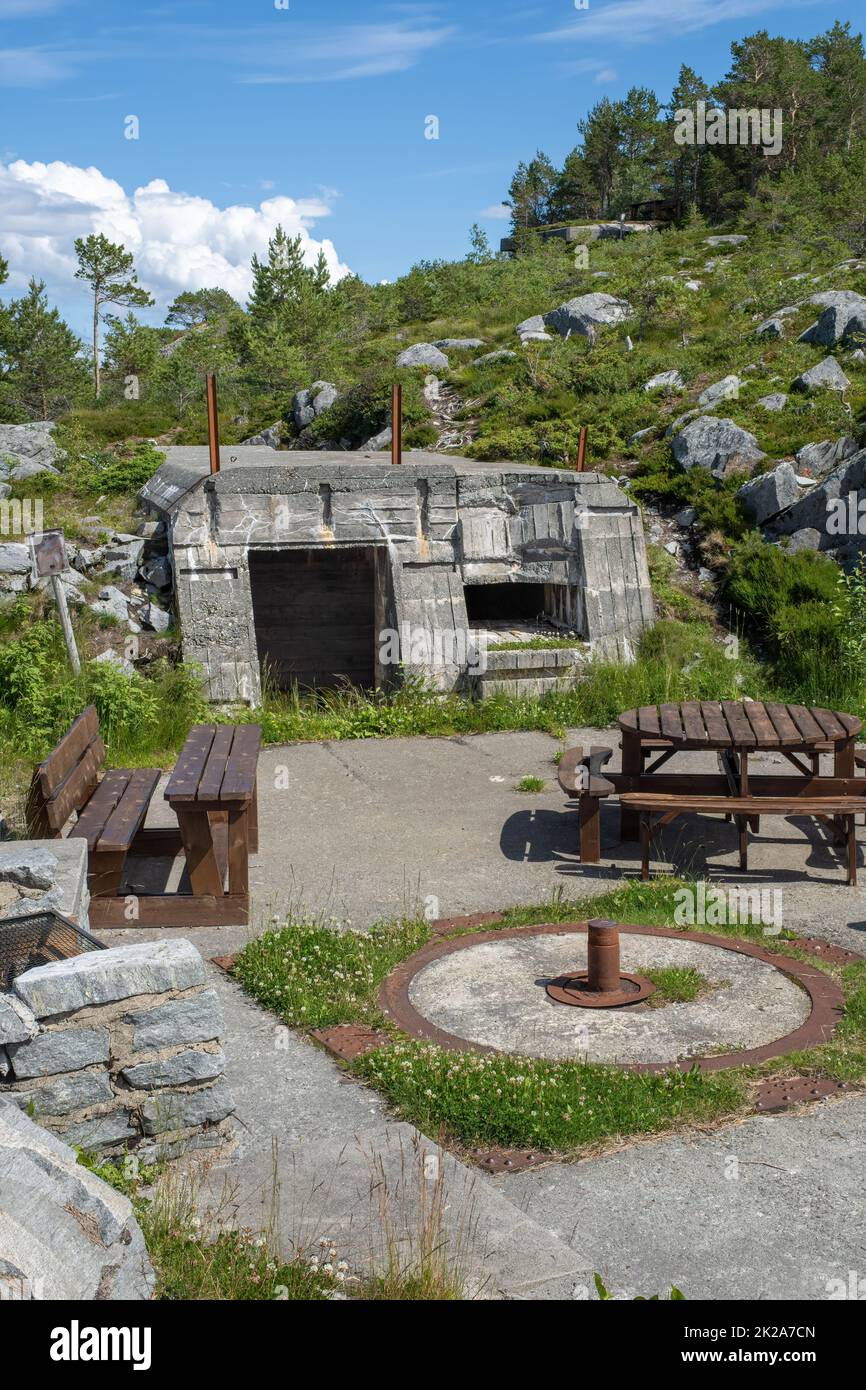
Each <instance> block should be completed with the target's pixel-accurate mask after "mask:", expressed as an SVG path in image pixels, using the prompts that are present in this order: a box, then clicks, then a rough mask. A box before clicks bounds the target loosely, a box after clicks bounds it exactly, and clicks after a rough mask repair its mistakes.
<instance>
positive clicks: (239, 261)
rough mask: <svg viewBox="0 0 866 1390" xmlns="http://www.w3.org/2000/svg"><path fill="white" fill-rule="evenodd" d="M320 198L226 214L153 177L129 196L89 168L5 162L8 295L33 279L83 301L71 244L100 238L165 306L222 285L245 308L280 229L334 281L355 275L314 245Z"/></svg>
mask: <svg viewBox="0 0 866 1390" xmlns="http://www.w3.org/2000/svg"><path fill="white" fill-rule="evenodd" d="M330 210H331V209H330V206H329V203H328V202H327V201H326V200H325V199H324V198H321V197H318V198H288V197H285V196H275V197H270V198H267V199H266V200H265V201H263V202H261V203H260V204H259V205H258V207H253V206H244V205H235V206H233V207H227V208H219V207H217V206H216V205H215V204H214V203H212V202H211V201H210V200H209V199H208V198H200V197H197V196H195V195H193V194H190V193H182V192H178V191H175V190H173V189H171V188H170V187H169V186H168V184H167V183H166V182H165V180H164V179H152V180H151V181H150V183H148V184H145V185H144V186H143V187H142V188H137V189H135V191H134V192H133V193H131V194H127V192H126V191H125V190H124V188H123V187H122V186H121V185H120V184H119V183H117V182H116V181H115V180H114V179H110V178H107V177H106V176H105V175H104V174H103V173H102V172H101V171H100V170H99V169H95V168H92V167H91V168H89V169H82V168H79V167H78V166H76V165H74V164H64V163H62V162H61V161H59V160H56V161H54V162H53V163H51V164H42V163H33V164H28V163H27V162H26V161H25V160H23V159H17V160H14V161H13V162H12V163H9V164H3V163H2V162H0V253H2V254H3V255H4V256H5V257H6V259H7V260H8V262H9V269H10V286H9V287H10V288H11V289H13V290H14V291H18V290H20V289H21V287H22V286H24V285H25V284H26V282H27V280H28V279H29V277H30V276H31V275H37V276H41V277H42V278H44V279H45V280H46V281H47V282H48V284H49V286H50V288H51V290H52V292H53V294H54V295H55V296H56V295H58V294H62V295H63V296H64V298H68V297H70V295H71V292H74V293H75V296H76V298H78V296H79V295H80V294H81V293H82V286H81V285H80V283H79V282H77V281H75V279H74V274H75V268H76V258H75V248H74V245H73V243H74V241H75V238H76V237H80V236H87V235H88V234H89V233H91V232H97V233H98V232H102V233H103V234H104V235H105V236H107V237H108V238H109V240H110V241H117V242H122V243H123V245H124V246H125V247H126V249H127V250H128V251H131V252H132V253H133V254H134V256H135V264H136V269H137V270H138V276H139V280H140V282H141V284H143V285H144V286H145V287H146V288H147V289H148V290H150V292H151V293H152V294H153V295H154V297H155V298H156V299H157V301H158V303H159V304H160V306H162V307H164V306H165V305H166V304H168V303H169V302H170V301H171V300H172V299H173V298H174V296H175V295H176V294H177V293H178V292H179V291H180V290H185V289H201V288H204V287H205V286H210V285H218V286H220V287H221V288H222V289H224V290H228V292H229V294H232V295H234V297H235V298H236V299H238V300H239V301H241V302H243V301H244V300H245V299H246V298H247V296H248V294H249V291H250V287H251V284H252V278H251V275H250V258H251V256H252V254H253V252H254V251H257V252H258V253H259V255H262V254H263V253H264V252H265V251H266V250H267V245H268V239H269V237H270V236H272V235H273V232H274V228H275V227H276V226H277V224H278V223H281V224H282V225H283V227H284V228H285V229H286V231H287V232H288V233H289V234H290V235H291V236H296V235H297V234H298V233H300V235H301V242H302V246H303V249H304V254H305V257H306V259H307V261H308V262H310V263H312V262H313V261H314V260H315V258H316V256H317V255H318V253H319V251H320V250H322V251H324V253H325V259H326V261H327V263H328V267H329V269H330V271H331V276H332V278H333V279H335V280H338V279H341V278H342V277H343V276H344V275H346V274H347V273H348V267H347V266H345V265H344V264H343V263H342V262H341V261H340V259H339V257H338V255H337V252H336V250H335V248H334V245H333V242H331V241H329V240H327V239H325V240H321V241H319V240H316V239H315V238H314V237H313V236H312V235H311V229H312V227H313V226H314V224H315V223H316V222H317V221H318V220H319V219H320V218H322V217H326V216H327V215H328V214H329V212H330Z"/></svg>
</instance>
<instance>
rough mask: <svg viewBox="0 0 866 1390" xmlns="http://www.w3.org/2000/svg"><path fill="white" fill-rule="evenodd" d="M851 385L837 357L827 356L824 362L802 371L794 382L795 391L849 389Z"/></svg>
mask: <svg viewBox="0 0 866 1390" xmlns="http://www.w3.org/2000/svg"><path fill="white" fill-rule="evenodd" d="M850 385H851V383H850V381H849V380H848V378H847V376H846V375H845V373H844V372H843V371H842V368H841V367H840V366H839V363H838V362H837V361H836V358H835V357H825V358H824V360H823V362H818V363H817V364H816V366H814V367H810V368H809V370H808V371H805V372H801V374H800V375H799V376H798V377H797V379H796V380H795V381H794V382H793V389H794V390H795V391H820V390H824V391H847V389H848V387H849V386H850Z"/></svg>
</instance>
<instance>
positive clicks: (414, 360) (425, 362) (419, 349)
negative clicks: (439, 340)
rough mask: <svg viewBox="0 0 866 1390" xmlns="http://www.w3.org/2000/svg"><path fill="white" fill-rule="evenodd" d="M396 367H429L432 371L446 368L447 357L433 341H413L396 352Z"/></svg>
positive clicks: (442, 370)
mask: <svg viewBox="0 0 866 1390" xmlns="http://www.w3.org/2000/svg"><path fill="white" fill-rule="evenodd" d="M396 365H397V366H398V367H430V368H432V369H433V370H434V371H440V372H445V371H447V370H448V358H447V357H446V356H445V353H444V352H442V351H441V350H440V349H439V348H438V347H435V346H434V344H433V343H413V344H412V346H411V347H407V348H404V350H403V351H402V352H399V353H398V354H397V362H396Z"/></svg>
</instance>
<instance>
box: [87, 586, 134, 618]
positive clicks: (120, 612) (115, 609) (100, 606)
mask: <svg viewBox="0 0 866 1390" xmlns="http://www.w3.org/2000/svg"><path fill="white" fill-rule="evenodd" d="M88 606H89V608H90V611H91V612H92V613H95V614H96V615H97V617H103V618H114V619H115V621H117V622H119V623H125V622H126V621H127V619H128V617H129V600H128V599H127V597H126V594H125V593H124V592H123V590H122V589H117V588H115V586H114V585H113V584H108V585H106V587H105V588H104V589H100V591H99V598H98V599H94V600H93V602H92V603H91V604H89V605H88Z"/></svg>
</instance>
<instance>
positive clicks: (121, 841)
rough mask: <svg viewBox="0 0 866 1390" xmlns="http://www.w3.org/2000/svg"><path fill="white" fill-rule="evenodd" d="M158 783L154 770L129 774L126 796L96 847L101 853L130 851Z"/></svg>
mask: <svg viewBox="0 0 866 1390" xmlns="http://www.w3.org/2000/svg"><path fill="white" fill-rule="evenodd" d="M158 781H159V771H158V770H157V769H155V768H148V767H139V768H136V769H135V771H134V772H131V773H130V774H129V781H128V782H127V784H126V786H125V787H124V790H123V795H122V797H121V798H120V801H119V802H118V803H117V805H116V806H115V808H114V810H113V811H112V813H111V815H110V816H109V818H108V820H107V821H106V823H105V826H104V828H103V831H102V834H101V835H100V837H99V841H98V843H97V846H96V848H97V850H98V851H99V852H100V853H101V854H111V853H120V852H122V851H126V850H128V849H129V847H130V845H131V844H132V842H133V840H134V839H135V836H136V835H137V833H138V831H139V829H140V828H141V826H142V824H143V822H144V818H145V816H146V815H147V808H148V806H149V805H150V799H151V797H152V796H153V793H154V792H155V791H156V784H157V782H158Z"/></svg>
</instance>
